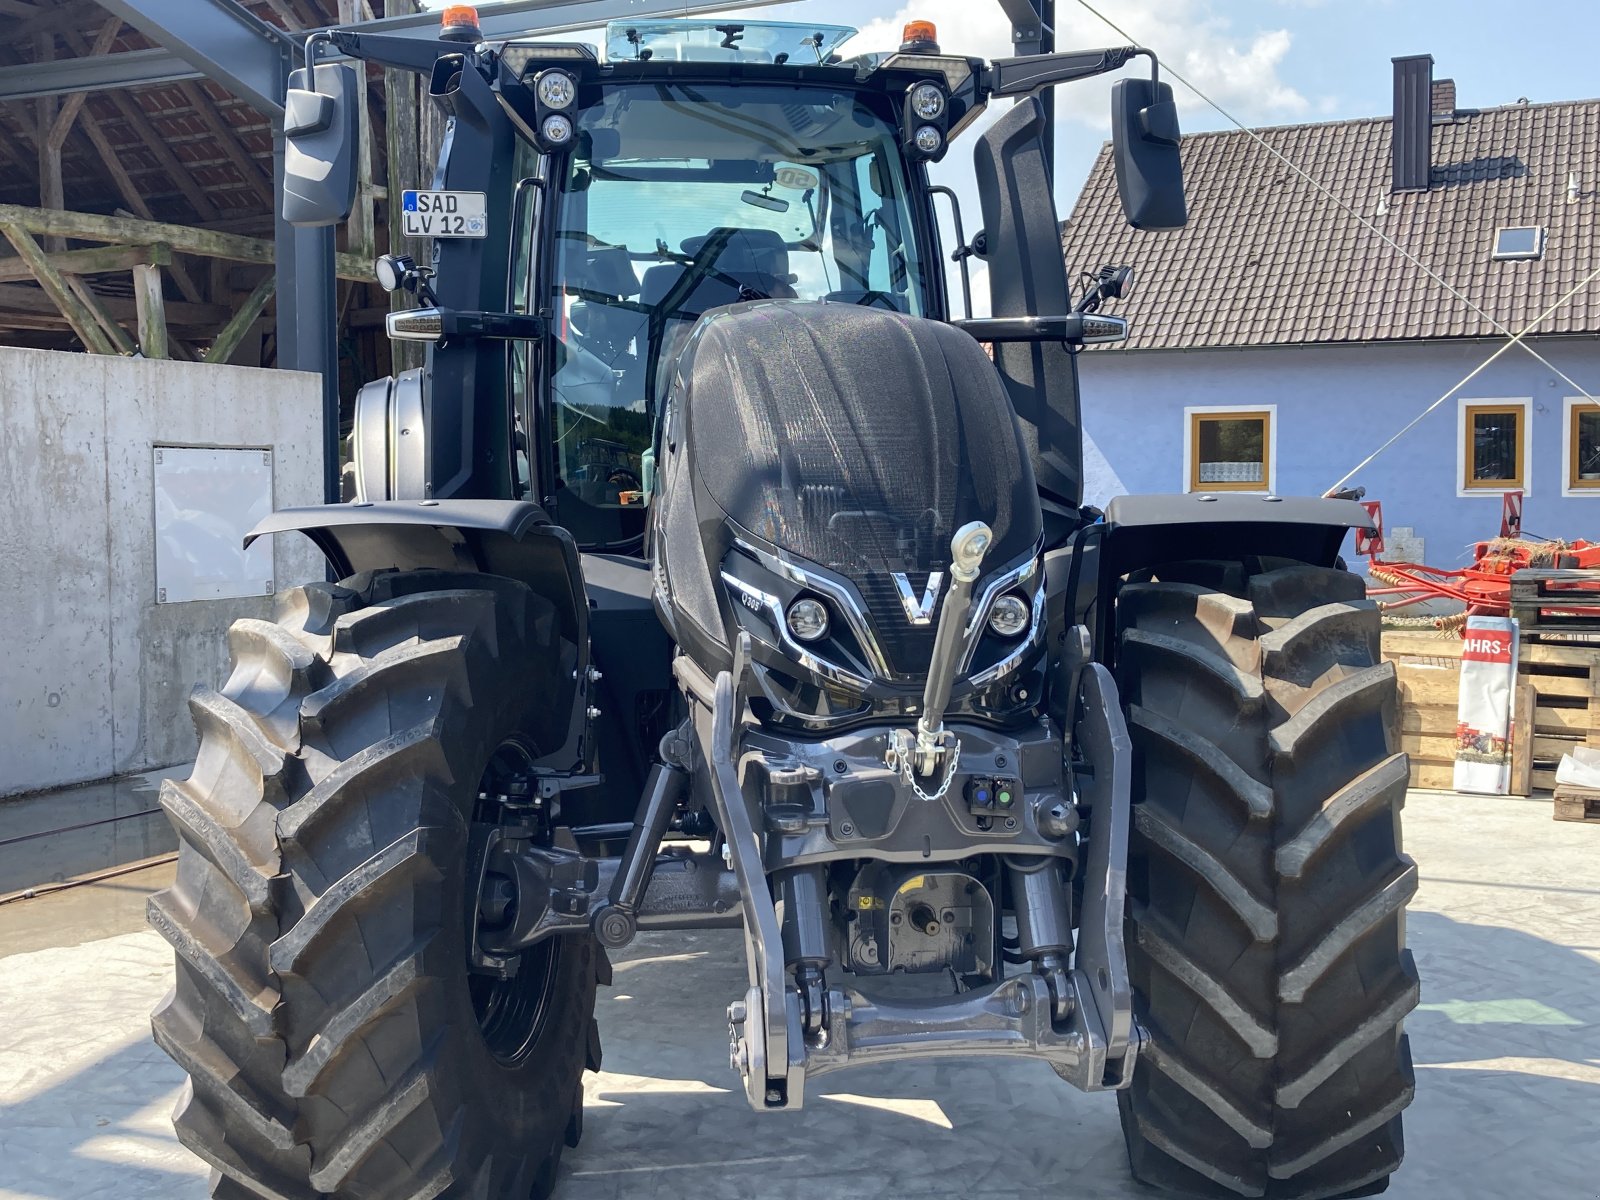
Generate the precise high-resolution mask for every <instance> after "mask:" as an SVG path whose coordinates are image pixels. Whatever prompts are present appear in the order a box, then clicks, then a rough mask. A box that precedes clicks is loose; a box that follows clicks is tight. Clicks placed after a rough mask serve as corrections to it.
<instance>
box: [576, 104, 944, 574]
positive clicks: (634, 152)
mask: <svg viewBox="0 0 1600 1200" xmlns="http://www.w3.org/2000/svg"><path fill="white" fill-rule="evenodd" d="M555 182H556V186H557V192H558V194H557V196H556V199H555V213H554V220H555V238H556V241H555V255H554V260H553V263H552V270H551V275H550V279H551V283H552V286H553V288H554V295H553V297H552V304H551V311H552V312H553V313H554V314H555V319H554V321H553V322H552V324H553V327H554V330H553V338H554V345H553V347H552V349H553V353H552V355H551V357H550V359H549V363H550V371H551V375H550V387H549V389H548V393H547V394H548V395H549V397H550V400H549V405H550V408H549V412H548V415H547V418H546V419H547V421H548V428H549V429H550V430H551V432H552V440H553V442H554V447H555V462H554V463H553V464H551V465H552V466H553V468H554V472H555V490H554V495H555V498H556V504H557V506H558V511H559V515H558V519H559V520H560V521H561V522H562V523H563V524H564V525H566V526H567V527H568V528H569V529H571V530H572V531H573V533H574V535H575V536H576V537H577V539H578V540H579V542H580V543H583V544H586V545H608V544H616V543H620V542H625V541H627V540H629V539H631V538H633V537H636V536H638V535H639V534H640V533H641V532H642V531H643V525H644V516H643V508H644V504H645V502H646V501H647V499H648V492H649V480H648V479H647V475H648V473H649V463H650V455H649V454H648V451H649V449H650V446H651V440H652V434H653V426H654V417H655V412H656V406H657V401H658V400H660V399H661V398H662V397H663V396H664V395H665V393H666V388H667V386H668V384H669V383H670V381H671V373H672V366H673V363H674V361H675V360H676V358H677V356H678V354H679V352H680V351H681V350H682V349H683V346H684V344H685V342H686V341H687V339H688V336H689V331H690V330H691V329H692V328H693V326H694V323H695V321H696V320H697V319H698V318H699V317H700V316H701V315H702V314H703V313H705V312H707V311H708V310H710V309H713V308H716V307H718V306H720V305H726V304H736V303H739V302H740V301H750V300H765V299H774V300H777V299H790V300H793V299H799V300H826V301H831V302H836V303H841V304H867V305H876V306H878V307H882V308H892V309H898V310H899V311H901V312H908V313H916V314H921V313H923V312H924V311H926V310H927V307H928V300H927V295H926V291H925V286H926V281H925V276H924V264H923V262H922V259H921V256H920V255H919V254H918V251H917V246H916V241H915V226H914V223H913V218H912V210H911V208H910V206H909V204H908V200H907V196H908V190H907V180H906V177H905V167H904V163H903V160H902V158H901V154H900V150H899V146H898V143H897V139H896V134H895V128H894V124H893V121H892V120H891V118H890V110H889V108H888V102H887V101H886V100H882V99H880V98H879V97H876V96H873V95H871V94H863V93H857V92H852V91H836V90H833V89H830V88H820V87H797V86H782V85H762V86H760V87H756V86H753V85H750V84H745V85H743V86H738V87H732V86H728V85H725V84H684V83H659V84H654V83H653V84H636V85H630V86H624V87H618V88H615V89H611V90H608V91H607V92H606V94H605V96H604V99H603V100H602V102H601V103H598V104H596V105H594V106H592V107H590V108H587V109H585V110H584V111H583V112H582V113H581V114H580V116H579V120H578V140H577V145H576V147H575V149H574V151H573V153H572V155H571V156H570V158H569V160H568V163H567V165H566V167H565V169H564V173H563V175H562V176H561V177H560V178H559V179H558V180H556V181H555Z"/></svg>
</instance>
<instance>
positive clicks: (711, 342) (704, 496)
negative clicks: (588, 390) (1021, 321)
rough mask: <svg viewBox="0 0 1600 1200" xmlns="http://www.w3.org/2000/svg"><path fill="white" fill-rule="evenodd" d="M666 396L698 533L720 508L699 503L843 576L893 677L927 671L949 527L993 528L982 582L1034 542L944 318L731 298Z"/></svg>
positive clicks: (998, 441) (747, 532)
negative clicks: (688, 467) (689, 475)
mask: <svg viewBox="0 0 1600 1200" xmlns="http://www.w3.org/2000/svg"><path fill="white" fill-rule="evenodd" d="M672 404H673V407H674V408H675V409H676V410H677V412H676V417H675V419H677V420H681V422H682V425H681V426H680V428H682V429H683V430H684V433H685V440H686V442H687V448H688V451H689V453H688V461H689V462H690V463H691V464H693V465H692V470H693V474H694V475H695V477H696V482H697V484H698V487H697V488H696V489H695V490H696V493H697V495H698V500H697V508H699V510H700V511H699V512H698V518H699V521H700V523H701V528H702V530H704V529H705V528H706V526H705V522H706V520H707V519H708V518H714V517H716V516H717V515H718V513H716V512H712V511H708V510H707V506H706V502H707V501H709V505H710V506H714V508H715V509H717V510H720V515H721V516H722V517H723V518H725V519H726V521H727V522H728V523H729V525H730V526H731V527H732V532H733V534H734V536H735V537H736V538H739V539H741V540H746V541H750V542H753V543H754V544H755V545H757V546H759V547H761V548H763V549H765V550H769V551H775V552H777V553H778V554H780V555H782V556H783V557H785V558H787V559H789V560H790V561H795V560H804V561H805V562H806V563H809V564H813V565H815V566H817V567H821V568H823V569H824V570H825V571H826V572H828V573H830V574H831V575H833V576H835V577H839V578H842V579H844V580H847V581H848V582H849V584H850V585H851V587H852V588H853V589H854V590H855V591H856V592H857V593H858V594H859V596H860V598H861V601H862V603H863V605H864V607H865V610H866V613H865V616H866V620H867V621H868V622H869V623H870V625H871V626H872V628H873V632H874V635H875V638H876V641H877V643H878V644H879V646H880V647H881V649H882V651H883V655H884V658H885V659H886V660H887V663H886V665H887V666H888V667H889V670H890V673H891V675H893V676H897V677H901V678H905V677H908V676H913V675H916V674H918V673H919V672H921V671H925V670H926V668H927V663H928V655H929V653H930V652H931V649H932V637H933V624H932V622H931V620H929V619H928V618H929V617H930V616H931V614H932V612H933V611H936V609H937V602H938V601H939V600H940V599H942V592H941V590H940V584H941V582H942V583H944V584H948V582H949V579H950V575H949V566H950V563H949V554H950V538H951V535H952V534H953V533H954V532H955V530H957V529H958V528H960V527H961V526H962V525H964V524H966V523H967V522H969V521H982V522H984V523H985V524H987V525H988V526H989V527H990V529H991V530H993V533H994V544H993V548H992V550H991V551H990V552H989V554H988V556H987V558H986V559H985V563H984V571H983V575H982V576H981V577H980V580H979V583H978V585H977V586H978V588H979V590H980V591H981V590H982V589H983V587H984V584H985V582H986V581H988V580H990V579H993V578H997V577H999V576H1000V575H1002V574H1004V573H1005V572H1007V571H1008V570H1015V569H1016V568H1017V567H1018V564H1019V563H1027V562H1029V561H1031V559H1032V557H1033V555H1034V554H1035V553H1036V551H1037V547H1038V544H1039V537H1040V516H1039V505H1038V500H1037V495H1036V491H1035V487H1034V479H1033V471H1032V468H1031V466H1030V463H1029V457H1028V454H1027V450H1026V447H1025V446H1024V444H1023V441H1022V438H1021V435H1020V433H1019V428H1018V425H1017V421H1016V419H1015V416H1014V415H1013V413H1012V409H1011V404H1010V401H1009V400H1008V399H1007V398H1006V394H1005V392H1004V390H1003V389H1002V387H1001V384H1000V381H999V378H998V376H997V375H996V374H995V371H994V367H993V365H992V364H991V363H990V361H989V359H988V357H987V356H986V355H985V354H984V352H983V350H982V349H981V348H980V347H979V346H978V344H977V343H976V342H974V341H973V340H972V339H971V338H970V337H969V336H967V335H966V334H964V333H962V332H960V331H958V330H956V329H953V328H951V327H950V326H948V325H945V324H942V323H940V322H937V321H931V320H925V319H921V318H918V317H913V316H908V315H906V314H903V313H899V312H891V311H887V310H883V309H876V308H870V307H862V306H860V305H853V304H840V303H798V302H782V301H773V302H760V303H750V304H742V305H734V306H732V307H729V308H726V309H723V310H721V311H720V312H716V313H713V314H711V315H709V316H707V317H706V318H705V319H704V320H703V321H702V322H701V323H700V325H699V327H698V329H697V331H696V335H695V337H694V338H693V339H692V340H691V342H690V344H689V346H688V347H687V348H686V350H685V353H684V355H683V358H682V359H681V360H680V362H679V373H678V382H677V387H676V388H675V389H674V395H673V400H672ZM934 573H940V574H941V580H934V581H932V582H931V583H930V577H931V576H932V575H933V574H934ZM918 610H920V611H918Z"/></svg>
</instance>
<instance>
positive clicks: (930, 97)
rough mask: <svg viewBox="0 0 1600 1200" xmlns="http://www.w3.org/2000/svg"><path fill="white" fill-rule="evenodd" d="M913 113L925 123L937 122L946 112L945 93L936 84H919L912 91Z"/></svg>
mask: <svg viewBox="0 0 1600 1200" xmlns="http://www.w3.org/2000/svg"><path fill="white" fill-rule="evenodd" d="M911 111H912V112H914V113H916V114H917V116H919V117H921V118H922V119H923V120H924V121H936V120H938V119H939V116H940V114H941V113H943V112H944V92H943V91H942V90H941V89H940V87H939V85H938V84H936V83H919V84H917V86H916V87H914V88H912V89H911Z"/></svg>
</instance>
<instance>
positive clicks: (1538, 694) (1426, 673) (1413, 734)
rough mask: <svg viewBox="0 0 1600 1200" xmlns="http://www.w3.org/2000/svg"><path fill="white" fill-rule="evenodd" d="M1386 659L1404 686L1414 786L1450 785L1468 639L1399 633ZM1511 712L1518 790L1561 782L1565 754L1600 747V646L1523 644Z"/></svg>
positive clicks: (1389, 636) (1403, 722) (1514, 788)
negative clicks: (1559, 773) (1463, 653)
mask: <svg viewBox="0 0 1600 1200" xmlns="http://www.w3.org/2000/svg"><path fill="white" fill-rule="evenodd" d="M1383 656H1384V658H1385V659H1388V660H1389V661H1391V662H1393V663H1394V666H1395V675H1396V677H1397V678H1398V680H1399V683H1400V730H1401V734H1400V736H1401V747H1402V749H1404V750H1405V751H1406V752H1407V753H1408V754H1410V755H1411V756H1412V770H1411V786H1412V787H1427V788H1449V787H1450V786H1451V785H1452V781H1453V779H1454V773H1455V728H1456V712H1457V705H1458V701H1459V696H1460V689H1461V674H1460V671H1461V639H1460V638H1458V637H1453V636H1452V637H1440V636H1438V635H1436V634H1433V633H1430V632H1419V631H1411V630H1392V631H1389V632H1387V633H1385V634H1384V635H1383ZM1513 704H1514V710H1513V713H1512V716H1513V720H1514V723H1515V725H1516V729H1517V731H1531V735H1530V734H1529V733H1524V732H1514V734H1513V742H1512V766H1511V793H1512V794H1513V795H1519V796H1526V795H1530V794H1531V793H1532V792H1533V791H1545V792H1548V791H1550V790H1552V789H1554V787H1555V785H1556V777H1555V776H1556V767H1557V766H1558V765H1559V764H1560V762H1561V756H1562V755H1563V754H1565V753H1567V752H1568V751H1570V750H1571V749H1572V748H1573V747H1574V746H1600V645H1584V644H1571V645H1569V644H1561V643H1559V642H1553V641H1540V642H1523V643H1522V644H1521V645H1520V646H1519V647H1518V652H1517V690H1516V693H1515V695H1514V697H1513Z"/></svg>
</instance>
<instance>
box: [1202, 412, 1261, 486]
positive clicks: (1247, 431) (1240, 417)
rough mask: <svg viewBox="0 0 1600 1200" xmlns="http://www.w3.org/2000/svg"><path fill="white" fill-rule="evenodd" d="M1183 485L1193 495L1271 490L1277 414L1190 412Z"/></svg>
mask: <svg viewBox="0 0 1600 1200" xmlns="http://www.w3.org/2000/svg"><path fill="white" fill-rule="evenodd" d="M1185 411H1186V412H1187V414H1188V418H1189V428H1188V438H1187V441H1188V443H1189V445H1188V463H1187V470H1186V476H1187V478H1186V479H1185V480H1184V486H1185V487H1186V488H1187V490H1189V491H1191V492H1269V491H1272V490H1273V466H1274V464H1273V436H1274V430H1273V416H1274V412H1273V410H1272V409H1271V408H1270V407H1269V408H1253V409H1240V408H1191V409H1187V410H1185Z"/></svg>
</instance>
